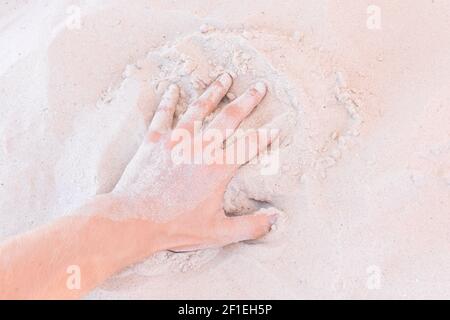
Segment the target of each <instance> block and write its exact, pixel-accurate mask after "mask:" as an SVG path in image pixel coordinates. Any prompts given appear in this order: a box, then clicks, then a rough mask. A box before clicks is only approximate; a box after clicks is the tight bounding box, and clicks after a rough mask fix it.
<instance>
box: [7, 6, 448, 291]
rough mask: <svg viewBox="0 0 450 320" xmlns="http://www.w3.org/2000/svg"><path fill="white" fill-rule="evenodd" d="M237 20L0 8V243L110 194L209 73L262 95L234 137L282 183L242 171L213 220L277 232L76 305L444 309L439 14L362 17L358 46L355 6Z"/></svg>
mask: <svg viewBox="0 0 450 320" xmlns="http://www.w3.org/2000/svg"><path fill="white" fill-rule="evenodd" d="M255 2H256V1H245V0H239V1H236V0H230V1H195V0H190V1H143V0H134V1H124V0H122V1H118V0H114V1H111V0H104V1H101V0H97V1H92V0H89V1H87V0H86V1H81V0H80V1H75V0H74V1H68V0H64V1H63V0H53V1H51V0H49V1H44V0H43V1H25V0H21V1H19V0H17V1H8V2H6V3H5V2H4V3H1V4H0V48H1V50H0V108H1V109H0V239H4V238H6V237H8V236H10V235H14V234H17V233H20V232H23V231H25V230H29V229H30V228H33V227H36V226H38V225H41V224H43V223H46V222H48V221H50V220H52V219H54V218H56V217H59V216H62V215H64V214H67V213H68V212H69V211H70V210H71V209H72V208H74V207H77V206H78V205H79V204H80V203H82V202H83V201H84V199H86V198H87V197H89V196H91V195H94V194H96V193H101V192H107V191H109V190H111V189H112V188H113V187H114V185H115V183H116V182H117V179H118V178H119V177H120V173H121V172H122V170H123V168H124V166H126V164H127V162H128V161H129V159H130V158H131V157H132V155H133V153H134V152H135V151H136V148H137V147H138V145H139V143H140V141H141V138H142V135H143V133H144V130H145V128H146V125H147V123H148V121H149V120H150V119H151V117H152V114H153V110H154V107H155V104H156V103H157V101H158V99H159V97H160V94H161V92H162V90H163V89H164V87H165V86H166V85H167V83H169V82H177V83H179V84H180V86H181V87H182V88H183V90H184V97H183V99H182V103H181V104H180V106H179V110H178V112H182V111H183V108H184V107H185V106H186V104H187V103H188V102H189V101H190V100H192V99H193V98H195V96H196V95H197V94H199V93H200V92H201V91H202V89H203V87H204V86H206V85H207V84H208V83H209V82H210V81H211V80H212V79H213V78H214V77H215V76H216V75H217V74H218V73H220V72H222V70H227V71H231V72H233V73H236V75H238V76H239V77H238V79H239V80H238V81H237V83H236V84H235V85H234V87H233V90H232V92H233V94H234V95H237V94H239V93H240V92H242V90H244V88H245V87H246V86H247V85H248V84H249V83H251V82H253V81H255V80H258V79H265V80H266V81H267V83H268V84H269V86H270V94H269V96H268V98H267V100H266V101H265V102H264V104H263V105H262V106H261V108H260V109H259V110H258V112H257V113H255V114H254V115H253V117H252V118H251V119H250V120H249V122H248V123H247V124H248V125H252V124H255V123H257V124H261V123H265V122H266V121H268V120H270V119H271V118H273V117H275V116H277V115H279V114H282V115H284V116H285V118H284V119H286V121H283V123H284V124H285V125H286V126H285V127H284V128H283V129H284V139H283V142H282V145H281V149H280V157H281V170H280V172H279V173H278V174H276V175H272V176H261V175H260V174H259V170H258V168H254V167H247V168H244V169H243V170H242V172H240V174H239V175H238V176H237V177H236V179H235V180H234V181H233V183H232V184H231V185H230V189H229V191H228V193H227V195H226V209H227V211H228V212H230V213H233V214H236V213H237V214H242V213H246V212H249V211H252V210H253V209H255V208H258V207H260V206H261V205H266V204H271V205H274V206H276V207H278V208H280V209H282V210H283V211H285V213H286V214H285V217H284V219H282V221H281V223H280V225H279V226H278V228H277V230H275V231H274V232H272V233H271V234H270V235H269V236H268V237H267V238H266V239H264V240H261V241H258V242H255V243H245V244H238V245H234V246H231V247H227V248H225V249H221V250H209V251H204V252H199V253H188V254H169V253H161V254H158V255H157V256H156V257H153V258H151V259H149V260H148V261H146V262H145V263H144V264H141V265H139V266H135V267H133V268H130V269H128V270H126V271H125V272H123V273H122V274H120V275H118V276H116V277H115V278H114V279H111V280H110V281H108V282H107V283H106V284H104V285H103V286H102V287H101V288H99V289H98V290H96V291H95V292H94V293H92V294H91V296H90V297H91V298H156V299H159V298H206V299H208V298H433V297H434V298H436V297H440V298H443V297H445V298H450V273H449V271H448V265H449V263H450V253H449V250H448V247H449V240H450V236H449V231H448V230H449V226H450V91H449V89H448V88H449V85H450V43H449V42H448V35H449V34H450V4H449V3H448V1H444V0H441V1H438V0H436V1H434V2H430V1H420V0H414V1H412V0H411V1H401V0H397V1H392V0H379V1H376V2H377V5H378V7H379V8H380V9H381V25H380V27H381V30H372V29H370V28H368V25H367V19H368V17H369V16H368V14H367V8H368V6H369V4H371V3H372V2H369V1H361V0H353V1H351V0H346V1H325V0H323V1H313V0H309V1H306V0H303V1H299V0H295V1H283V2H279V1H274V0H272V1H262V0H261V1H257V4H255ZM72 5H74V6H72ZM375 9H376V8H375ZM78 10H79V11H80V18H81V19H80V20H79V21H78V19H77V13H78ZM370 12H371V13H370V14H373V11H370ZM369 22H373V20H369ZM371 26H372V25H371V24H369V27H371ZM231 98H232V97H231Z"/></svg>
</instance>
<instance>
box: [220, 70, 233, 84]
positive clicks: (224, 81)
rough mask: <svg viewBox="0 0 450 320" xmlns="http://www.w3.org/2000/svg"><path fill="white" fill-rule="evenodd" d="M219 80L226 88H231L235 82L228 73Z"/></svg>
mask: <svg viewBox="0 0 450 320" xmlns="http://www.w3.org/2000/svg"><path fill="white" fill-rule="evenodd" d="M218 80H219V82H220V83H221V84H222V85H223V86H224V87H228V86H231V83H232V82H233V79H232V78H231V76H230V75H229V74H228V73H224V74H222V75H221V76H220V77H219V79H218Z"/></svg>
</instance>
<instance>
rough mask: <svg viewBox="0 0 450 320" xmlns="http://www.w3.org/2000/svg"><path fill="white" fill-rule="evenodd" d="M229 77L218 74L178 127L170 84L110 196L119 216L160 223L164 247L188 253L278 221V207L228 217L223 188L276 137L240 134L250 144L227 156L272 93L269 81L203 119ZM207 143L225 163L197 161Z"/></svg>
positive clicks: (251, 234) (175, 93) (249, 235)
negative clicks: (182, 154) (180, 157)
mask: <svg viewBox="0 0 450 320" xmlns="http://www.w3.org/2000/svg"><path fill="white" fill-rule="evenodd" d="M232 82H233V80H232V78H231V76H230V75H228V74H224V75H222V76H221V77H219V79H217V81H215V82H214V83H213V84H212V85H211V86H210V87H209V89H207V91H206V92H205V93H204V94H203V95H202V96H201V97H200V98H199V99H198V100H196V101H195V102H194V103H193V104H191V105H190V106H189V108H188V110H187V112H186V113H185V114H184V115H183V116H182V118H181V119H180V121H179V122H178V124H177V125H176V126H175V128H173V129H172V127H173V121H174V119H173V118H174V112H175V108H176V105H177V102H178V98H179V89H178V87H177V86H175V85H172V86H170V88H169V89H168V91H167V92H166V94H165V95H164V97H163V99H162V101H161V104H160V106H159V108H158V110H157V112H156V114H155V116H154V118H153V120H152V123H151V125H150V129H149V132H148V134H147V136H146V138H145V140H144V141H143V143H142V145H141V147H140V149H139V150H138V152H137V153H136V155H135V156H134V158H133V159H132V161H131V162H130V164H129V165H128V167H127V168H126V170H125V172H124V174H123V176H122V177H121V179H120V181H119V183H118V184H117V186H116V188H115V189H114V191H113V192H112V194H111V195H112V197H113V198H114V199H115V201H116V203H119V205H120V208H121V210H119V211H120V217H119V218H120V219H128V218H130V219H131V218H139V219H144V220H146V221H152V222H154V223H155V224H156V225H158V226H159V227H158V228H159V229H160V230H161V232H160V236H162V237H163V238H164V248H163V249H169V250H176V251H186V250H195V249H202V248H210V247H220V246H225V245H228V244H231V243H236V242H240V241H244V240H250V239H256V238H259V237H261V236H263V235H265V234H266V233H267V232H268V231H269V230H270V229H271V226H272V225H273V224H274V223H275V222H276V219H277V214H276V210H271V209H264V210H261V211H259V212H256V213H255V214H253V215H246V216H240V217H227V216H226V215H225V212H224V210H223V196H224V193H225V190H226V188H227V185H228V183H229V182H230V180H231V179H232V178H233V176H234V175H235V174H236V172H237V170H238V169H239V168H240V166H242V165H243V164H245V163H247V162H248V161H249V160H251V159H252V158H254V157H256V156H257V155H258V154H259V153H261V152H263V151H265V149H266V148H267V147H268V145H269V144H270V143H271V141H273V139H274V138H276V137H275V136H274V135H271V136H266V137H265V139H261V136H260V135H259V133H258V132H257V131H255V130H253V131H250V132H249V133H246V134H245V135H243V136H241V137H240V138H238V141H243V140H240V139H244V140H245V141H246V148H245V150H243V151H242V150H240V151H239V150H238V152H245V154H244V156H243V157H240V158H241V159H242V158H243V159H244V161H242V160H241V161H238V160H237V159H236V158H234V157H233V159H232V160H234V161H227V159H228V158H227V155H229V152H228V151H229V150H234V152H236V148H235V146H236V144H237V142H236V141H232V140H231V139H230V137H231V136H232V133H233V132H234V131H235V130H236V129H237V128H238V127H239V125H240V124H241V122H242V121H243V120H244V119H245V118H246V117H247V116H248V115H249V114H250V113H251V112H252V111H253V109H254V108H255V107H256V106H257V105H258V104H259V103H260V102H261V101H262V99H263V98H264V96H265V95H266V92H267V88H266V85H265V84H264V83H258V84H256V85H254V86H253V87H251V88H250V89H249V90H248V91H247V92H246V93H244V94H243V95H242V96H241V97H239V98H238V99H236V100H235V101H233V102H231V103H230V104H228V105H226V106H225V107H224V108H223V109H222V110H221V111H220V112H219V113H218V114H217V116H216V117H215V118H214V119H213V120H212V121H211V122H209V123H208V124H206V125H202V123H203V121H204V120H205V118H206V117H207V116H208V115H210V114H211V113H212V112H213V111H214V110H216V108H217V107H218V105H219V103H220V102H221V100H222V99H223V98H224V97H225V95H226V94H227V92H228V91H229V89H230V87H231V85H232ZM199 124H200V125H199ZM200 127H202V128H200ZM199 129H200V130H199ZM272 133H273V132H272ZM180 137H184V138H186V137H187V138H189V139H188V140H189V143H190V145H188V148H189V151H190V152H192V154H193V155H194V156H193V158H191V159H192V161H191V162H189V161H187V162H186V161H184V162H182V163H180V162H179V161H176V160H175V156H176V154H177V152H178V151H177V150H179V149H180V146H182V145H183V144H184V146H186V141H178V140H179V139H178V138H180ZM177 139H178V140H177ZM224 142H225V143H224ZM196 146H199V147H198V148H196ZM177 148H178V149H177ZM185 149H186V148H185ZM207 149H208V150H209V151H208V152H210V154H214V158H215V159H216V160H217V159H219V160H223V161H212V162H211V161H210V162H205V161H200V162H197V161H194V158H195V157H196V156H199V155H200V157H202V156H203V155H204V153H205V152H206V150H207ZM180 150H181V149H180ZM211 150H212V152H211ZM181 151H182V150H181ZM184 151H186V150H184ZM230 158H231V157H230Z"/></svg>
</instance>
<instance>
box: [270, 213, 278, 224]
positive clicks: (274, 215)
mask: <svg viewBox="0 0 450 320" xmlns="http://www.w3.org/2000/svg"><path fill="white" fill-rule="evenodd" d="M277 221H278V215H277V214H273V215H271V216H270V217H269V223H270V224H271V225H274V224H275V223H277Z"/></svg>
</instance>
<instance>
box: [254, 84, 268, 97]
mask: <svg viewBox="0 0 450 320" xmlns="http://www.w3.org/2000/svg"><path fill="white" fill-rule="evenodd" d="M254 88H255V89H256V91H258V92H259V93H261V94H266V92H267V86H266V84H265V83H264V82H258V83H257V84H255V87H254Z"/></svg>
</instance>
